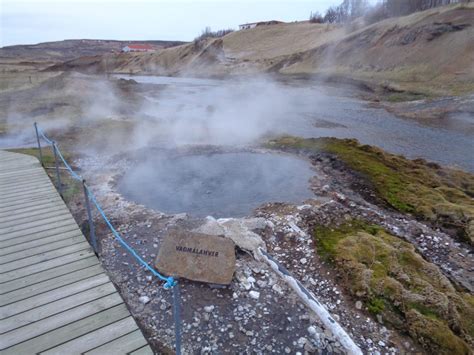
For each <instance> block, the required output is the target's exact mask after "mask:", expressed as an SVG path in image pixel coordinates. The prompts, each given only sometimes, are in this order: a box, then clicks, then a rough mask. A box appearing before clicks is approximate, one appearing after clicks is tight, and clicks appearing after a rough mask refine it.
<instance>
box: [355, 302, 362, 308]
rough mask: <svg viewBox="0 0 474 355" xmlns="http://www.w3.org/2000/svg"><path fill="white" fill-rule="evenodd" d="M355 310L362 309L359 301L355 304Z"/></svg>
mask: <svg viewBox="0 0 474 355" xmlns="http://www.w3.org/2000/svg"><path fill="white" fill-rule="evenodd" d="M356 308H357V309H362V302H361V301H357V302H356Z"/></svg>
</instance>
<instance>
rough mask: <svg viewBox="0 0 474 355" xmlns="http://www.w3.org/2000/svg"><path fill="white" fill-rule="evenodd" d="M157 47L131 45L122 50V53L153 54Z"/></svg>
mask: <svg viewBox="0 0 474 355" xmlns="http://www.w3.org/2000/svg"><path fill="white" fill-rule="evenodd" d="M154 50H155V47H153V46H151V45H149V44H129V45H128V46H125V47H123V48H122V52H125V53H127V52H153V51H154Z"/></svg>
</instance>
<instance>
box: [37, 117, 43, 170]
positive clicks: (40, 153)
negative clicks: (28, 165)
mask: <svg viewBox="0 0 474 355" xmlns="http://www.w3.org/2000/svg"><path fill="white" fill-rule="evenodd" d="M35 131H36V141H37V142H38V150H39V159H40V163H41V165H42V166H44V164H43V152H42V151H41V143H40V137H39V134H38V124H37V123H36V122H35Z"/></svg>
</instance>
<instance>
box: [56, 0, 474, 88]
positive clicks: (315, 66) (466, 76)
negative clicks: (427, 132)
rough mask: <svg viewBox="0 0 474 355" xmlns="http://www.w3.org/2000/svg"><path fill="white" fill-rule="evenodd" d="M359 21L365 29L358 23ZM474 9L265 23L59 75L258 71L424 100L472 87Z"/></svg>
mask: <svg viewBox="0 0 474 355" xmlns="http://www.w3.org/2000/svg"><path fill="white" fill-rule="evenodd" d="M357 23H359V24H357ZM473 25H474V4H472V3H471V4H467V5H452V6H446V7H440V8H436V9H431V10H427V11H424V12H418V13H415V14H412V15H409V16H405V17H399V18H391V19H387V20H384V21H381V22H378V23H375V24H373V25H369V26H364V25H360V21H359V22H356V23H353V24H351V25H348V26H345V27H344V26H336V25H326V24H312V23H308V22H299V23H288V24H278V25H271V26H259V27H256V28H253V29H248V30H243V31H237V32H233V33H231V34H228V35H226V36H224V37H222V38H217V39H209V40H204V41H201V42H199V43H189V44H185V45H181V46H176V47H173V48H167V49H163V50H161V51H158V52H156V53H153V54H150V53H148V54H143V53H141V54H115V55H114V54H107V55H105V56H95V57H87V58H80V59H78V60H73V61H69V62H67V63H65V64H64V65H59V66H56V67H55V69H57V70H71V69H73V70H79V71H84V72H89V73H91V72H102V71H104V70H106V69H105V68H106V67H107V70H108V71H112V72H122V73H134V74H141V73H148V74H159V75H198V76H221V75H245V74H252V73H257V72H272V73H275V72H276V73H281V74H316V75H324V76H335V77H349V78H352V79H356V80H363V81H366V82H373V83H376V84H381V85H386V83H387V82H390V87H391V89H394V90H398V89H400V90H409V91H414V92H420V93H423V94H426V95H432V94H433V95H437V94H457V93H465V92H471V91H472V90H474V67H473V66H472V62H474V42H473V41H472V38H474V26H473Z"/></svg>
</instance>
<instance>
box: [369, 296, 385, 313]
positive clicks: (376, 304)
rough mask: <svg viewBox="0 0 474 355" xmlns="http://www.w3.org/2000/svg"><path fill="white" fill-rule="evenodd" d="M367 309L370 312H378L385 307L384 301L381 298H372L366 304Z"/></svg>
mask: <svg viewBox="0 0 474 355" xmlns="http://www.w3.org/2000/svg"><path fill="white" fill-rule="evenodd" d="M367 309H368V310H369V312H370V313H372V314H379V313H381V312H382V311H383V310H384V309H385V302H384V300H383V298H377V297H375V298H372V299H371V300H370V301H369V303H368V304H367Z"/></svg>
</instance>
